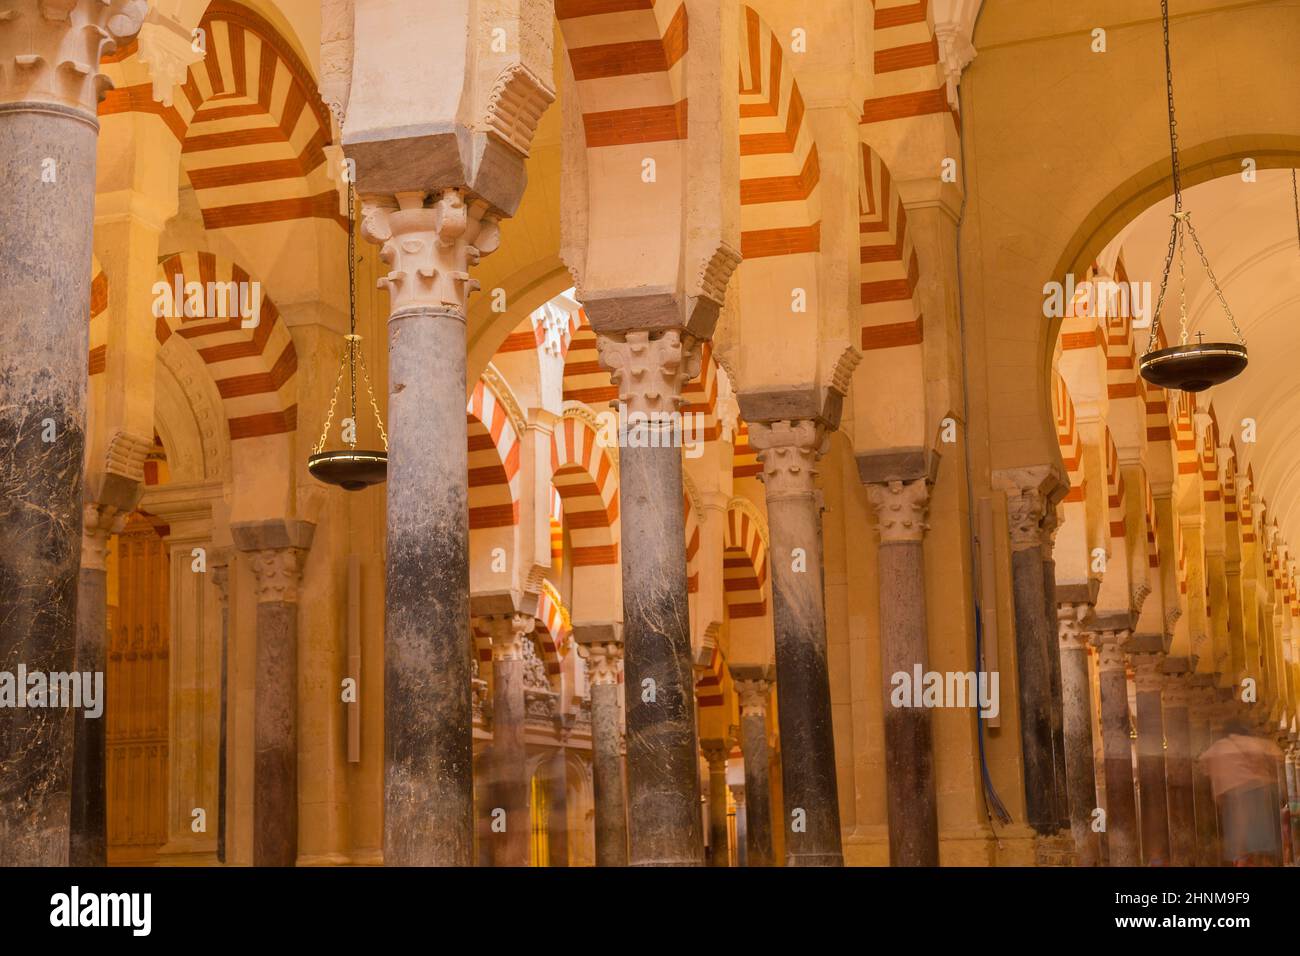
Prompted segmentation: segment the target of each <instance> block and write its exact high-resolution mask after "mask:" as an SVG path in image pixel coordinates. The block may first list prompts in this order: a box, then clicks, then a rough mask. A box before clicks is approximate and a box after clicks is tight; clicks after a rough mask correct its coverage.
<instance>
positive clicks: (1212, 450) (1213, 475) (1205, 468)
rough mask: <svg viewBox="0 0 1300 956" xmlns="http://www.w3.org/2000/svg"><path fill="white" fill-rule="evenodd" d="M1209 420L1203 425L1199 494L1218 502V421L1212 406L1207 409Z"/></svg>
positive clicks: (1208, 500)
mask: <svg viewBox="0 0 1300 956" xmlns="http://www.w3.org/2000/svg"><path fill="white" fill-rule="evenodd" d="M1209 413H1210V420H1209V421H1208V422H1206V425H1205V435H1204V436H1203V442H1202V444H1203V450H1202V453H1201V496H1202V499H1203V500H1204V501H1206V502H1215V503H1218V502H1219V501H1221V500H1222V499H1223V489H1222V488H1220V487H1219V422H1218V418H1217V417H1216V416H1215V414H1214V406H1213V405H1211V406H1210V409H1209Z"/></svg>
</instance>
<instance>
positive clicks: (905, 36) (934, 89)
mask: <svg viewBox="0 0 1300 956" xmlns="http://www.w3.org/2000/svg"><path fill="white" fill-rule="evenodd" d="M872 5H873V7H874V9H875V18H874V21H873V26H874V28H875V51H876V54H875V63H874V64H873V65H874V67H875V69H874V73H875V78H874V85H873V88H872V96H871V98H870V99H868V100H867V101H866V102H865V103H864V104H863V107H862V122H863V123H864V124H867V123H884V122H888V121H890V120H897V119H906V118H908V117H913V116H927V115H930V114H933V113H949V114H950V115H952V117H953V119H954V121H955V120H956V114H955V113H954V112H953V111H952V109H951V108H950V106H949V104H948V88H947V81H946V79H945V77H944V74H943V70H942V68H941V67H940V66H939V44H938V42H937V40H936V38H935V34H934V23H933V21H932V17H931V14H930V9H929V6H930V5H929V2H928V0H873V3H872Z"/></svg>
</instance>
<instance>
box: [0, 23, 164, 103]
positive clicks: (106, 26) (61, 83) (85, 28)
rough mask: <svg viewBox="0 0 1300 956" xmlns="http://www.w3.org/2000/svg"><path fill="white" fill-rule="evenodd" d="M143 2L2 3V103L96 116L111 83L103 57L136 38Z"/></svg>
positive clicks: (0, 43)
mask: <svg viewBox="0 0 1300 956" xmlns="http://www.w3.org/2000/svg"><path fill="white" fill-rule="evenodd" d="M148 10H149V7H148V4H147V3H146V2H145V0H111V2H110V0H4V2H0V103H17V102H39V103H51V104H57V105H60V106H67V107H72V108H74V109H79V110H81V111H84V112H88V113H91V114H93V113H94V112H95V105H96V104H97V103H98V102H99V100H100V98H101V97H102V96H103V95H104V93H105V92H106V91H107V90H110V89H112V88H113V83H112V81H111V80H109V78H108V77H107V76H105V75H104V74H103V73H101V72H100V71H99V61H100V57H101V56H103V55H104V54H105V53H111V52H112V51H113V50H114V49H116V47H117V43H118V41H120V40H125V39H127V38H129V37H132V36H135V34H136V32H137V31H139V29H140V24H141V23H142V22H143V21H144V17H145V14H146V13H148Z"/></svg>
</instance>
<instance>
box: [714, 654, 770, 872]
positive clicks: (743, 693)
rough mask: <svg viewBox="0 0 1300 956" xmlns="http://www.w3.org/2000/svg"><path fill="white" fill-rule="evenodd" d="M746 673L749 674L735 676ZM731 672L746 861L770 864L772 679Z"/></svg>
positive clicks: (753, 674) (756, 670)
mask: <svg viewBox="0 0 1300 956" xmlns="http://www.w3.org/2000/svg"><path fill="white" fill-rule="evenodd" d="M752 670H753V671H754V672H758V671H759V669H758V668H754V669H752ZM745 673H749V674H750V676H748V677H743V676H738V675H741V674H745ZM760 673H761V672H760ZM732 676H733V678H736V680H735V688H736V694H737V695H738V696H739V697H740V750H741V753H742V754H743V756H744V760H745V806H746V810H745V825H746V834H745V849H746V855H745V858H746V860H747V861H748V862H747V864H746V865H747V866H772V864H773V862H774V855H773V852H772V785H771V777H770V776H769V774H770V764H769V761H768V748H767V700H768V695H770V694H771V692H772V683H771V681H768V680H766V679H764V678H763V677H762V676H760V674H759V673H752V672H750V671H746V670H745V669H742V668H732ZM724 772H725V771H724Z"/></svg>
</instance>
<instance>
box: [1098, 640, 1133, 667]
mask: <svg viewBox="0 0 1300 956" xmlns="http://www.w3.org/2000/svg"><path fill="white" fill-rule="evenodd" d="M1128 636H1129V632H1128V631H1100V632H1094V633H1093V635H1092V645H1093V647H1095V648H1097V667H1098V669H1099V670H1102V671H1111V670H1122V671H1126V672H1127V670H1128V661H1127V660H1126V659H1125V655H1124V650H1123V648H1122V647H1121V646H1120V645H1121V644H1122V643H1123V642H1124V641H1125V640H1127V638H1128Z"/></svg>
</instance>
